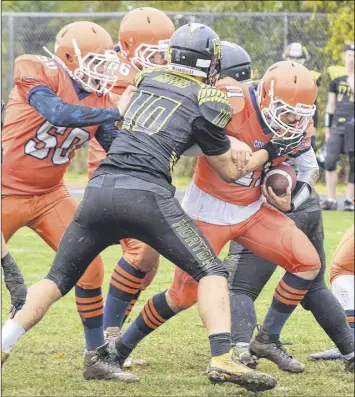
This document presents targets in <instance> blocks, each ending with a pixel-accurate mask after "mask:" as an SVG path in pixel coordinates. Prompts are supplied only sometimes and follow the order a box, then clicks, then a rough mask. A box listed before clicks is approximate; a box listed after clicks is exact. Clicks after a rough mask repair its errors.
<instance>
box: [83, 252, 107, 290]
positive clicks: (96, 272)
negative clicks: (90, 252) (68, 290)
mask: <svg viewBox="0 0 355 397" xmlns="http://www.w3.org/2000/svg"><path fill="white" fill-rule="evenodd" d="M103 282H104V264H103V262H102V259H101V257H100V256H98V257H96V258H95V259H94V260H93V261H92V262H91V263H90V266H89V267H88V268H87V269H86V271H85V273H84V274H83V276H82V277H81V279H80V280H79V281H78V282H77V285H78V286H79V287H81V288H83V289H96V288H100V287H102V284H103Z"/></svg>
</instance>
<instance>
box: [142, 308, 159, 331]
mask: <svg viewBox="0 0 355 397" xmlns="http://www.w3.org/2000/svg"><path fill="white" fill-rule="evenodd" d="M143 311H145V314H146V315H147V317H148V318H149V320H150V321H151V322H152V323H153V324H154V325H156V326H157V327H160V326H161V325H162V324H163V323H162V322H161V321H159V320H157V319H156V318H155V317H154V316H153V314H152V312H151V311H150V308H149V306H148V305H145V306H144V308H143Z"/></svg>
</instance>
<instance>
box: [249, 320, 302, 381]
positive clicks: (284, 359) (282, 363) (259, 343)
mask: <svg viewBox="0 0 355 397" xmlns="http://www.w3.org/2000/svg"><path fill="white" fill-rule="evenodd" d="M284 345H285V343H281V342H280V341H279V340H271V338H270V335H269V334H268V333H267V332H266V331H265V330H264V329H263V328H261V329H260V330H259V332H258V334H257V335H255V336H254V337H253V339H252V340H251V341H250V345H249V350H250V353H251V354H252V355H255V356H256V357H258V358H266V359H267V360H269V361H272V362H273V363H275V364H276V365H277V366H278V367H279V369H281V370H282V371H288V372H294V373H299V372H303V371H304V368H305V366H304V365H303V364H302V363H300V362H299V361H297V360H296V359H295V358H293V357H292V356H290V355H289V354H288V353H287V350H286V349H285V348H284V347H283V346H284Z"/></svg>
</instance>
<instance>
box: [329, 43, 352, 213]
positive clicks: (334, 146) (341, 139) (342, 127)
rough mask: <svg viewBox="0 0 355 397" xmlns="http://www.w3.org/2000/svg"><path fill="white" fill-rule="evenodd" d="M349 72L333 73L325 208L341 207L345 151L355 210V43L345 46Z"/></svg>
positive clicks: (348, 193)
mask: <svg viewBox="0 0 355 397" xmlns="http://www.w3.org/2000/svg"><path fill="white" fill-rule="evenodd" d="M344 62H345V72H344V73H343V74H342V75H340V76H336V77H333V78H332V76H330V79H331V81H330V84H329V92H328V102H327V108H326V113H325V117H324V125H325V127H326V133H325V139H326V143H327V146H326V157H325V169H326V182H327V190H328V198H327V199H326V200H325V201H323V203H322V209H323V210H337V206H338V204H337V200H336V185H337V177H338V174H337V171H336V166H337V162H338V161H339V158H340V154H341V153H347V154H348V156H349V173H348V186H347V190H346V198H345V202H344V210H345V211H354V202H353V198H354V43H349V44H347V45H346V46H345V51H344Z"/></svg>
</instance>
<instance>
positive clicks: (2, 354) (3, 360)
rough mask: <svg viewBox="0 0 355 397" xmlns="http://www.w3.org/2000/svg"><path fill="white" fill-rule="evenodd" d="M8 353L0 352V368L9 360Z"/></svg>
mask: <svg viewBox="0 0 355 397" xmlns="http://www.w3.org/2000/svg"><path fill="white" fill-rule="evenodd" d="M9 355H10V353H6V352H4V350H1V366H3V365H4V362H5V361H6V360H7V359H8V358H9Z"/></svg>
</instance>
